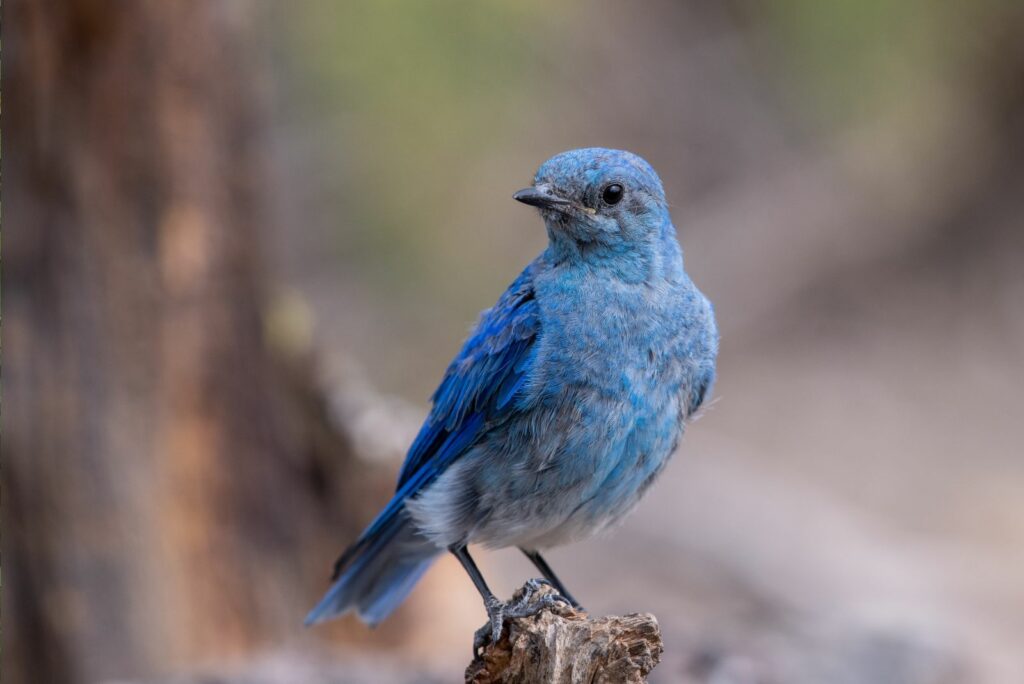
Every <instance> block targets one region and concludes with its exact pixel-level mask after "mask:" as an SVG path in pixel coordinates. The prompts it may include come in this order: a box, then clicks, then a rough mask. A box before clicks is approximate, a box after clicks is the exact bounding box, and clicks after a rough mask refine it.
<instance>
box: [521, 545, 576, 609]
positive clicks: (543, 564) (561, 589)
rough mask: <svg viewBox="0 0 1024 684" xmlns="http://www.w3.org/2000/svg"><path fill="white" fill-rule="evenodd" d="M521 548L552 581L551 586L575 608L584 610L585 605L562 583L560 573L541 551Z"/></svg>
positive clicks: (548, 579)
mask: <svg viewBox="0 0 1024 684" xmlns="http://www.w3.org/2000/svg"><path fill="white" fill-rule="evenodd" d="M519 550H520V551H522V552H523V554H525V555H526V557H527V558H529V559H530V561H531V562H532V563H533V564H534V565H536V566H537V569H538V570H540V574H542V575H544V579H546V580H547V581H548V582H549V583H551V586H553V587H554V588H555V589H556V590H558V593H559V594H561V595H562V596H564V597H565V598H566V600H568V601H569V603H570V604H572V607H573V608H575V609H576V610H583V606H581V605H580V603H579V601H577V600H576V599H574V598H573V597H572V594H570V593H569V592H568V591H567V590H566V588H565V585H564V584H562V581H561V580H560V579H558V575H556V574H555V571H554V570H552V569H551V566H550V565H548V563H547V561H546V560H544V558H543V557H542V556H541V555H540V553H538V552H537V551H528V550H526V549H523V548H520V549H519Z"/></svg>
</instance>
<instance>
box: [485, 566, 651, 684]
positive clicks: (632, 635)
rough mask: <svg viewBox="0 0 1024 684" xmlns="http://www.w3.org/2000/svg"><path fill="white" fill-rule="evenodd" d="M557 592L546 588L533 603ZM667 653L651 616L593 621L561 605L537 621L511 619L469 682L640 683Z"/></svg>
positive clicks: (536, 616)
mask: <svg viewBox="0 0 1024 684" xmlns="http://www.w3.org/2000/svg"><path fill="white" fill-rule="evenodd" d="M523 591H524V589H520V590H519V591H517V592H516V598H519V597H520V596H522V593H523ZM554 591H555V590H554V589H552V588H551V587H548V586H542V587H541V588H540V589H539V590H538V591H536V592H535V593H534V595H533V597H532V601H537V600H540V598H541V597H542V596H544V595H546V594H549V593H553V592H554ZM661 653H662V643H661V629H660V628H659V627H658V620H657V619H656V618H655V617H654V616H653V615H651V614H650V613H635V614H632V615H624V616H609V617H591V616H590V615H588V614H587V613H586V612H584V611H581V610H574V609H572V608H570V607H569V606H566V605H561V604H557V605H555V606H553V607H551V608H545V609H544V610H542V611H541V612H539V613H537V615H534V616H531V617H527V618H516V619H512V620H508V621H507V622H506V623H505V630H504V632H503V633H502V636H501V639H500V640H499V641H498V642H497V643H487V644H485V646H484V647H483V649H482V651H481V652H480V653H479V654H477V655H476V656H475V657H474V658H473V662H471V663H470V664H469V667H468V668H466V682H467V684H499V683H501V684H512V683H513V682H545V683H548V682H550V683H551V684H583V683H588V684H589V683H590V682H608V683H611V682H627V683H629V684H639V683H642V682H646V681H647V675H648V674H650V672H651V670H653V669H654V668H655V666H657V664H658V662H659V661H660V660H661Z"/></svg>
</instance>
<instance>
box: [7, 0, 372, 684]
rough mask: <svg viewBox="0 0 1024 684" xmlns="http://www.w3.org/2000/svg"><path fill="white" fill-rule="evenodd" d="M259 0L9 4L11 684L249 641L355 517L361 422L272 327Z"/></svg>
mask: <svg viewBox="0 0 1024 684" xmlns="http://www.w3.org/2000/svg"><path fill="white" fill-rule="evenodd" d="M247 8H248V6H247V5H245V4H244V3H227V2H220V3H217V2H207V1H204V0H194V1H190V2H186V1H181V0H175V2H162V1H160V0H148V1H147V0H140V1H138V2H129V3H111V2H100V1H96V0H50V1H43V0H39V1H35V0H34V1H32V2H24V1H23V2H16V3H5V7H4V10H5V15H6V16H5V17H4V19H5V24H6V26H5V28H6V29H8V31H7V32H6V35H5V38H6V42H5V45H4V52H5V54H4V58H5V63H4V67H5V69H4V79H5V83H4V85H5V93H4V94H5V95H6V97H5V103H4V104H5V111H4V118H5V120H4V130H5V133H7V134H8V135H7V137H6V139H5V142H7V144H6V145H5V150H4V162H5V168H4V172H5V173H4V177H5V183H6V186H7V187H6V188H5V190H6V192H5V200H6V206H5V207H4V209H5V211H6V215H7V218H8V219H9V223H10V225H13V226H15V229H14V230H13V231H11V233H10V234H9V235H8V236H7V238H6V244H5V247H6V249H7V255H6V256H7V260H6V263H5V267H4V276H5V279H6V282H5V286H6V287H5V288H4V290H5V291H4V295H5V301H4V305H5V311H4V314H5V316H4V328H5V329H4V336H5V339H4V346H5V349H4V351H5V354H6V358H5V360H6V361H7V363H6V364H5V368H4V373H5V377H4V384H5V387H4V390H5V393H6V397H5V398H6V399H8V401H7V402H6V405H5V412H6V415H5V425H4V431H5V433H4V439H5V444H4V447H5V450H4V456H5V457H6V459H7V462H6V463H5V467H4V473H3V475H4V479H5V482H4V485H5V486H4V489H5V492H4V494H5V502H4V506H5V510H4V516H5V519H4V525H5V530H4V545H5V556H4V560H5V567H4V573H5V574H4V580H5V590H6V592H5V597H4V598H5V601H4V635H5V641H6V643H5V648H4V654H3V655H4V660H5V662H4V670H5V671H4V675H5V680H6V681H7V682H10V683H12V684H13V683H15V682H74V681H96V680H102V679H104V678H107V677H115V676H124V675H130V674H135V673H150V672H159V671H162V670H167V669H170V668H171V667H173V666H174V665H176V664H181V663H185V662H188V663H197V662H203V661H208V660H212V659H215V658H217V659H222V658H225V657H230V656H231V655H233V654H240V653H244V652H247V651H248V650H250V649H252V648H253V647H254V646H256V645H258V644H260V643H263V642H266V641H267V640H270V639H273V638H274V637H275V636H276V635H278V634H279V632H280V630H282V629H283V627H282V625H287V626H289V627H291V626H293V625H295V624H296V623H297V622H298V621H300V620H301V618H302V612H301V611H302V608H303V607H304V606H305V605H307V602H308V601H309V600H310V599H311V598H313V597H312V596H311V595H310V591H309V587H310V586H312V585H313V580H312V579H311V578H316V580H317V582H316V586H318V587H322V586H323V581H324V580H325V579H326V573H327V566H326V564H325V565H319V563H320V562H323V561H325V558H324V553H325V551H324V550H323V548H321V547H322V546H323V545H324V541H325V539H328V538H329V539H331V540H333V541H334V542H335V543H337V542H339V541H340V540H341V539H344V538H345V537H346V536H347V535H349V534H351V532H352V530H351V529H349V526H350V525H351V520H352V519H353V518H354V517H356V516H354V515H352V514H351V509H346V508H344V507H345V506H349V507H351V506H356V505H357V501H358V499H359V497H358V496H357V495H356V494H355V493H354V492H351V491H338V489H339V487H344V486H345V485H344V484H338V483H344V482H347V481H350V478H347V477H345V473H344V472H340V471H339V469H344V468H347V467H350V464H351V462H352V459H351V458H349V455H350V451H349V450H348V443H347V441H346V440H345V439H344V438H343V436H341V435H339V434H338V433H336V432H332V430H331V429H330V426H329V425H328V424H327V421H326V420H325V419H324V415H323V414H324V412H323V406H322V404H321V403H320V401H319V399H318V395H317V393H316V391H315V388H314V387H313V386H312V384H311V383H310V382H309V374H308V373H307V371H308V369H304V368H302V367H299V366H296V365H288V364H285V363H282V362H281V361H280V359H279V358H278V357H279V355H278V354H276V353H275V350H274V349H272V348H270V347H269V346H268V344H267V342H266V341H265V340H266V338H265V336H264V334H263V331H264V326H263V318H262V315H263V310H264V298H265V292H264V291H263V289H262V287H261V283H262V282H263V280H262V277H263V273H262V269H261V262H260V254H259V248H258V230H257V228H258V226H259V221H260V218H261V215H262V213H261V210H262V208H263V207H264V206H265V203H264V200H263V194H262V189H261V187H260V182H259V181H260V178H259V171H258V170H259V169H260V160H259V159H258V157H257V153H256V152H257V150H258V146H257V144H256V143H257V141H258V140H259V139H260V135H261V120H260V116H259V109H258V107H255V106H254V101H255V98H254V96H253V85H254V84H253V82H252V81H253V79H254V77H255V75H258V70H255V69H253V68H252V65H251V64H246V55H245V52H244V49H243V48H244V46H243V45H242V44H241V43H242V41H241V40H240V36H241V35H242V34H244V29H245V28H246V16H245V13H246V12H247ZM11 399H13V401H11ZM318 542H319V543H318ZM314 545H316V546H317V547H318V551H317V552H316V553H310V549H311V548H312V547H313V546H314ZM331 546H333V544H332V545H331ZM332 550H333V549H332ZM311 558H314V559H315V560H316V561H317V563H316V564H315V566H314V567H309V565H312V563H311V561H310V560H309V559H311Z"/></svg>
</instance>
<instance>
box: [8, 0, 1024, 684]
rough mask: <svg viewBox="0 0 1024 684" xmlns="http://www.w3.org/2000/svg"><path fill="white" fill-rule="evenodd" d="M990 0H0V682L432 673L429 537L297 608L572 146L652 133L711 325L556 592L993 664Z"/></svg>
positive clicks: (754, 632) (391, 677) (888, 667)
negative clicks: (672, 433)
mask: <svg viewBox="0 0 1024 684" xmlns="http://www.w3.org/2000/svg"><path fill="white" fill-rule="evenodd" d="M1022 10H1024V6H1022V5H1021V4H1020V3H1017V2H1013V1H1012V0H976V1H975V2H971V3H956V2H941V1H940V2H935V1H926V0H904V1H902V2H897V1H896V0H869V1H861V2H854V1H852V0H828V1H825V2H820V1H817V2H812V1H810V0H772V1H771V2H751V1H749V0H729V1H727V2H709V1H707V0H677V1H676V2H668V1H663V0H655V1H652V2H648V3H643V4H640V3H616V2H610V1H600V2H592V3H584V2H578V1H574V2H565V3H558V4H557V5H556V4H555V3H544V2H539V1H538V0H519V1H517V2H512V1H508V0H506V1H502V2H499V1H497V0H486V1H482V2H455V1H445V2H435V3H418V2H414V1H413V0H405V1H397V0H395V1H388V2H380V3H322V2H315V1H313V0H301V1H297V2H289V3H251V2H242V1H241V0H233V1H227V0H223V1H217V2H203V1H199V0H191V1H181V2H174V3H161V2H158V1H157V0H140V1H138V2H134V3H127V4H117V3H105V2H96V1H95V0H64V1H63V2H57V1H56V0H49V1H40V2H32V3H28V2H20V3H17V2H15V3H12V2H8V3H5V4H4V15H5V16H4V23H5V28H6V29H8V30H7V31H6V34H7V35H6V36H5V45H4V53H5V54H4V81H5V82H4V89H5V95H6V97H5V104H6V107H5V111H4V130H5V133H6V135H5V140H4V143H5V150H4V152H5V154H4V158H3V164H4V176H5V186H6V187H5V191H6V192H5V196H4V200H5V207H4V208H5V213H6V214H7V217H8V219H9V220H10V222H11V224H12V225H14V226H15V229H14V230H13V231H12V232H11V233H10V234H9V235H7V236H6V239H5V245H4V247H5V249H6V257H7V258H6V260H5V261H6V263H5V265H4V272H3V277H4V309H5V311H4V314H5V315H4V342H3V344H4V351H5V357H6V363H5V368H4V374H5V377H4V385H5V387H4V389H5V395H6V397H5V398H6V400H7V401H6V402H5V407H4V408H5V416H4V440H5V444H4V447H5V450H4V452H5V453H4V455H5V464H4V468H3V486H4V510H3V519H4V534H3V544H4V559H5V564H4V626H3V640H4V644H3V659H4V669H5V679H6V681H7V682H12V683H16V682H90V683H91V682H122V683H123V682H143V681H153V682H186V681H203V682H253V683H257V682H258V683H265V684H271V683H278V682H310V683H314V684H316V683H318V682H322V683H324V684H326V683H328V682H331V683H341V682H435V681H436V682H441V681H459V680H460V678H461V671H462V669H463V668H464V667H465V665H466V664H467V662H468V660H469V656H470V652H469V651H470V648H469V646H470V640H471V634H472V631H473V630H474V629H475V628H476V627H478V626H479V625H480V624H481V623H482V622H483V620H484V612H483V610H482V606H481V605H480V601H479V598H478V596H477V595H476V593H475V590H474V589H473V587H472V585H471V583H470V582H469V581H468V580H467V578H466V577H465V576H464V574H463V572H462V570H461V569H460V568H459V567H458V565H457V563H455V562H454V561H450V560H449V559H447V558H445V559H443V560H442V561H440V562H439V563H437V565H436V566H435V567H434V569H432V570H431V572H430V573H429V574H428V576H427V577H426V578H425V579H424V581H423V582H422V583H421V584H420V585H419V587H418V588H417V589H416V590H415V592H414V593H413V595H412V596H411V598H410V600H409V601H408V602H407V604H406V605H405V606H403V607H402V608H401V610H400V611H399V612H398V613H396V615H395V616H394V617H393V618H392V619H390V620H389V621H388V622H387V623H385V624H384V625H382V626H381V627H380V628H378V629H377V630H373V631H371V630H368V629H366V628H365V627H363V626H362V625H360V624H359V623H358V622H357V621H356V620H354V619H352V618H346V619H344V620H342V621H339V622H338V623H336V624H334V625H331V626H329V627H322V628H321V627H318V628H315V629H308V630H307V629H303V628H302V627H301V620H302V617H303V616H304V614H305V612H306V610H307V609H308V608H309V607H310V606H311V605H312V604H313V602H314V601H315V600H316V599H317V598H318V597H319V595H320V594H321V592H322V591H323V590H324V589H325V588H326V586H327V575H328V571H329V569H330V565H331V563H332V561H333V560H334V558H335V556H336V555H337V553H338V552H339V551H340V550H341V549H342V548H343V547H344V546H345V545H346V544H347V543H348V542H350V541H351V540H352V539H353V538H354V537H355V535H356V534H358V532H359V530H360V529H361V528H362V527H363V525H364V524H366V523H367V522H368V521H369V520H370V518H371V517H372V516H373V514H374V513H375V512H376V510H377V508H378V507H379V506H380V505H381V504H382V503H383V502H384V501H386V499H387V498H388V496H389V490H390V489H391V488H392V486H393V479H394V477H395V475H396V473H397V470H398V467H399V464H400V462H401V459H402V456H403V454H404V449H405V448H406V446H407V445H408V443H409V441H410V440H411V438H412V436H413V435H414V434H415V431H416V429H417V428H418V423H419V421H420V420H422V418H423V416H424V415H425V413H426V410H427V397H428V396H429V394H430V392H431V391H432V390H433V388H434V384H435V383H436V382H437V381H438V379H439V378H440V375H441V373H442V371H443V369H444V367H445V366H446V364H447V362H448V360H449V359H450V357H451V355H452V354H454V352H455V351H456V350H457V348H458V346H459V343H460V341H461V340H462V338H463V337H464V336H465V334H466V331H467V330H468V328H469V326H470V325H471V324H472V322H473V321H474V320H475V317H476V314H477V312H478V311H479V310H481V309H482V308H485V307H487V306H490V305H491V304H492V303H493V302H494V300H495V299H496V298H497V296H498V295H499V294H500V293H501V291H502V290H503V289H504V287H505V286H506V285H507V284H508V283H509V282H510V281H511V280H512V279H513V278H514V277H515V275H516V274H518V272H519V270H520V269H521V268H522V266H523V265H524V264H525V263H526V262H527V261H529V260H530V259H531V258H533V256H534V255H535V254H536V253H537V252H539V251H540V250H541V249H542V248H543V247H544V244H545V237H544V232H543V229H542V225H541V222H540V220H539V218H538V217H537V216H536V214H535V212H533V211H531V210H530V209H528V208H526V207H523V206H522V205H519V204H517V203H515V202H513V201H512V200H511V197H510V196H511V193H512V192H513V191H514V190H516V189H518V188H520V187H522V186H523V185H525V184H527V183H528V182H529V179H530V178H531V176H532V174H533V171H534V170H535V168H536V167H537V166H538V165H539V164H540V163H541V162H542V161H544V160H545V159H546V158H547V157H549V156H551V155H553V154H555V153H557V152H560V151H562V150H565V149H569V148H574V147H583V146H605V147H617V148H625V149H629V150H631V151H634V152H637V153H639V154H641V155H642V156H644V157H645V158H647V159H648V160H649V161H650V162H651V163H652V165H653V166H654V167H655V168H656V169H658V171H659V172H660V174H661V176H662V179H663V180H664V182H665V186H666V190H667V193H668V196H669V199H670V201H671V203H672V206H673V216H674V219H675V224H676V226H677V228H678V230H679V236H680V239H681V242H682V244H683V247H684V250H685V253H686V259H687V267H688V270H689V272H690V273H691V275H692V276H693V278H694V280H695V281H696V282H697V283H698V285H699V286H700V287H701V288H702V289H703V290H704V291H705V292H706V293H707V294H708V296H709V297H710V298H711V299H712V301H713V302H714V303H715V305H716V310H717V313H718V317H719V323H720V327H721V332H722V349H721V356H720V360H719V373H720V379H719V382H718V384H717V387H716V393H715V400H714V403H713V404H712V405H711V407H710V408H708V409H707V410H706V412H705V413H704V415H703V417H702V418H701V419H700V420H699V421H698V422H697V423H695V424H694V425H692V426H691V428H690V430H689V431H688V434H687V438H686V440H685V441H684V443H683V445H682V447H681V449H680V453H679V454H678V455H677V456H676V458H675V459H674V460H673V462H672V463H671V465H670V467H669V468H668V469H667V470H666V472H665V474H664V475H663V477H662V478H661V480H660V482H659V483H658V484H657V486H656V487H654V489H653V490H652V492H651V493H650V494H649V495H648V497H647V498H646V500H645V501H644V502H643V503H642V504H641V505H640V507H639V508H638V510H637V511H636V512H635V513H634V515H633V516H632V517H631V518H629V519H628V520H627V521H626V522H625V524H624V525H623V526H622V527H621V528H620V529H618V530H617V531H616V532H614V533H613V534H611V535H610V536H607V537H604V538H599V539H596V540H593V541H589V542H586V543H583V544H579V545H576V546H573V547H568V548H564V549H558V550H555V551H553V552H552V553H551V556H550V560H551V562H552V565H553V566H554V567H555V568H557V570H558V572H559V574H560V575H561V576H562V577H563V578H564V579H565V580H566V583H567V584H568V585H569V586H570V587H571V588H572V589H573V591H574V593H575V594H576V595H577V596H579V597H580V598H581V600H582V601H583V603H584V604H585V605H586V606H587V607H588V608H589V609H590V610H591V611H592V612H595V613H601V614H612V613H626V612H641V611H650V612H654V613H655V614H656V615H657V616H658V619H659V621H660V623H661V626H662V629H663V633H664V639H665V654H664V658H663V661H662V664H661V665H660V666H659V668H658V669H657V670H656V671H655V673H654V676H653V678H652V681H655V682H692V683H695V682H702V683H703V682H706V683H712V682H713V683H716V684H723V683H729V684H748V683H751V684H752V683H759V684H760V683H765V684H769V683H771V684H775V683H778V684H784V683H796V684H802V683H811V682H814V683H820V682H829V683H836V684H854V683H858V684H859V683H872V684H877V683H881V684H890V683H891V684H954V683H961V682H962V683H972V684H973V683H984V684H987V683H993V684H1017V683H1019V682H1021V681H1024V655H1022V654H1024V649H1022V644H1024V449H1022V446H1021V445H1022V443H1024V424H1022V419H1021V415H1022V410H1024V41H1022V40H1021V35H1022V32H1024V11H1022ZM12 398H13V401H11V399H12ZM479 560H480V562H481V565H482V566H483V570H484V573H485V574H486V575H487V577H488V578H489V580H490V581H491V582H492V586H495V588H496V589H497V590H498V593H499V594H508V593H510V592H511V591H512V590H513V589H514V588H515V587H517V586H518V585H520V584H521V583H522V581H523V580H525V579H526V578H528V577H530V576H531V575H532V574H533V570H532V569H531V568H530V567H529V566H528V565H527V563H526V562H525V560H523V559H521V558H520V556H519V555H518V554H517V553H515V552H510V551H503V552H494V553H486V552H482V551H481V552H480V554H479Z"/></svg>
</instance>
